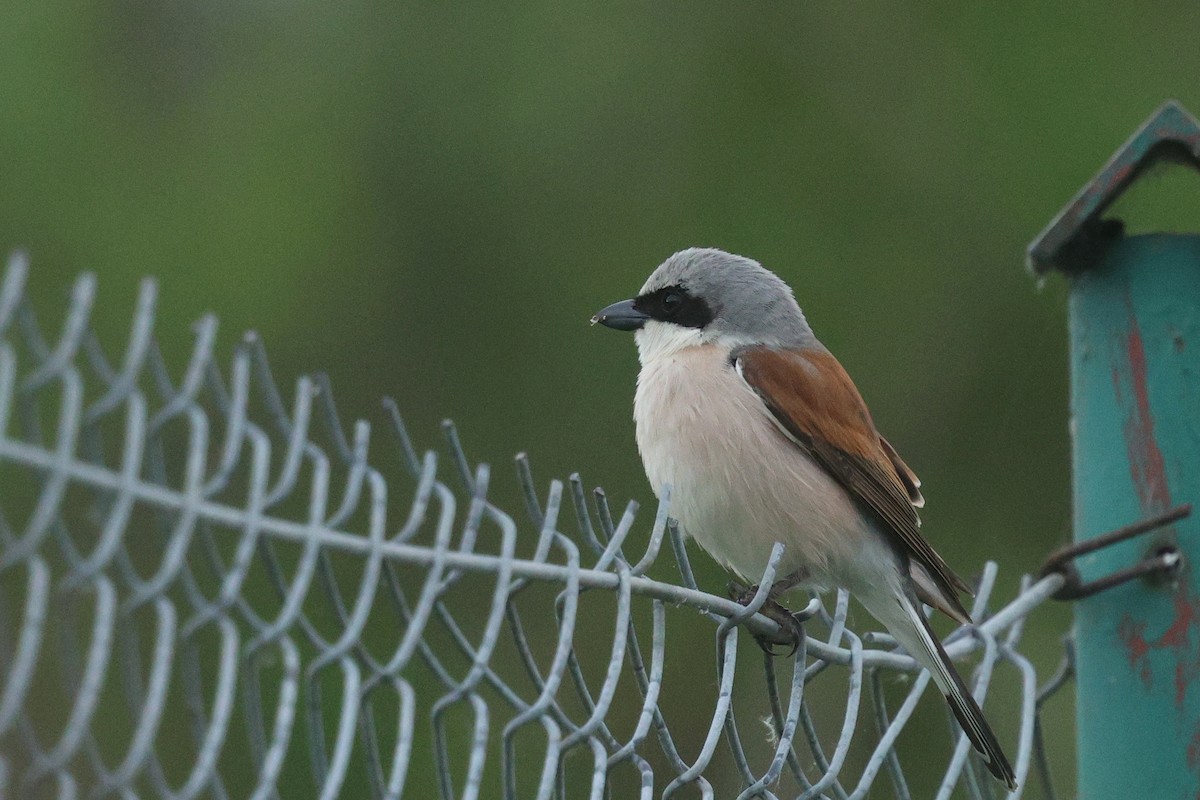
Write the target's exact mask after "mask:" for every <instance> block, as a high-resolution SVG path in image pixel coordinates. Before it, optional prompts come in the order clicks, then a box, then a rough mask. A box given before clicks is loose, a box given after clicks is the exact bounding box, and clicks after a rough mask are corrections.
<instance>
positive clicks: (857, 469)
mask: <svg viewBox="0 0 1200 800" xmlns="http://www.w3.org/2000/svg"><path fill="white" fill-rule="evenodd" d="M735 356H736V358H735V366H736V367H737V370H738V373H739V374H740V375H741V376H742V379H743V380H745V381H746V383H747V384H749V385H750V387H751V388H752V389H754V391H755V392H756V393H757V394H758V396H759V397H760V398H761V399H762V401H763V403H764V404H765V405H766V407H767V409H768V410H769V411H770V412H771V414H772V416H773V417H774V418H775V421H776V422H777V423H778V424H779V427H780V428H782V429H783V431H784V432H786V433H787V434H788V437H789V438H790V439H792V441H793V442H795V443H796V444H797V445H798V446H800V447H802V448H803V449H804V450H805V451H806V452H807V453H809V454H810V455H811V456H812V457H813V458H814V459H816V461H817V462H818V463H820V464H821V465H822V466H823V467H825V469H826V470H828V471H829V473H830V474H831V475H833V477H834V478H836V479H837V480H838V482H839V483H841V484H842V485H843V486H844V487H846V489H847V490H848V491H849V492H850V493H851V494H852V495H854V496H856V497H858V498H859V499H860V500H862V501H863V502H864V503H866V504H867V505H868V506H869V507H870V508H871V509H872V510H874V511H875V513H876V514H878V515H879V518H880V519H881V520H882V521H883V523H884V528H885V529H886V530H887V531H889V532H890V533H892V534H893V535H894V536H895V541H896V542H897V544H899V545H900V546H901V548H902V550H903V551H904V552H906V553H907V554H908V555H909V556H910V557H912V558H915V559H917V560H918V561H919V562H920V563H921V564H922V565H923V566H924V567H925V570H926V571H927V572H928V573H929V575H930V577H932V578H933V580H934V581H935V582H936V583H937V584H938V585H939V586H940V587H941V588H942V589H943V590H944V593H945V595H946V600H947V602H948V603H949V604H950V605H951V606H952V608H950V609H943V610H945V611H947V613H950V612H951V611H953V612H955V613H950V616H952V617H956V618H957V617H959V616H960V614H961V616H962V617H964V618H965V617H966V612H965V610H964V609H963V608H962V604H961V603H960V602H959V600H958V595H957V592H958V591H962V592H968V593H969V592H970V587H968V586H967V584H966V582H965V581H963V579H962V578H960V577H958V576H957V575H955V574H954V571H953V570H951V569H950V567H949V565H948V564H946V562H945V561H944V560H943V559H942V557H941V556H939V555H938V554H937V552H936V551H935V550H934V549H933V548H932V547H931V546H930V545H929V542H927V541H925V538H924V537H923V536H921V531H920V526H921V520H920V518H919V517H918V516H917V512H916V509H914V508H913V506H914V505H917V504H919V503H923V502H924V501H923V500H922V498H921V493H920V491H919V489H918V487H919V486H920V481H918V480H917V476H916V475H914V474H913V472H912V470H910V469H909V468H908V466H907V465H905V464H904V462H903V461H901V460H900V456H899V455H897V454H896V451H895V450H894V449H893V448H892V446H891V445H890V444H888V443H887V442H886V441H885V440H884V439H883V438H882V437H881V436H880V435H879V432H878V431H876V430H875V424H874V423H873V422H872V421H871V414H870V412H869V411H867V405H866V403H864V402H863V399H862V397H861V396H860V395H859V393H858V389H856V388H855V386H854V382H853V381H851V380H850V376H849V375H847V374H846V371H845V370H844V369H842V365H841V364H839V363H838V362H837V359H835V358H834V357H833V356H832V355H830V354H829V353H828V352H826V351H823V350H822V351H816V350H775V349H771V348H766V347H753V348H746V349H744V350H739V351H738V352H737V353H735ZM922 594H923V595H924V594H925V593H924V592H922ZM922 599H925V600H926V602H929V599H927V598H925V597H922ZM931 604H932V605H935V606H940V605H941V604H940V603H931Z"/></svg>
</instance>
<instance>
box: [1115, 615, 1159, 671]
mask: <svg viewBox="0 0 1200 800" xmlns="http://www.w3.org/2000/svg"><path fill="white" fill-rule="evenodd" d="M1117 636H1118V637H1120V639H1121V644H1123V645H1124V646H1125V655H1126V656H1127V657H1128V658H1129V668H1130V669H1133V670H1137V673H1138V676H1139V677H1141V679H1142V683H1144V684H1146V688H1147V689H1149V688H1150V686H1151V684H1152V683H1153V678H1154V676H1153V675H1152V673H1151V672H1150V659H1149V658H1147V656H1148V655H1150V644H1149V642H1147V641H1146V623H1144V622H1138V621H1136V620H1135V619H1134V618H1133V615H1132V614H1130V613H1129V612H1126V613H1125V615H1124V616H1122V617H1121V622H1120V623H1119V624H1118V625H1117Z"/></svg>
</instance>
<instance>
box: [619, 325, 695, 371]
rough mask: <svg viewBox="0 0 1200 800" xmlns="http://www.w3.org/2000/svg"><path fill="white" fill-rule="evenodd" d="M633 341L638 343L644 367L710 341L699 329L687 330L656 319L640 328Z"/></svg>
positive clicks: (640, 359) (639, 356) (639, 354)
mask: <svg viewBox="0 0 1200 800" xmlns="http://www.w3.org/2000/svg"><path fill="white" fill-rule="evenodd" d="M633 340H634V341H635V342H637V349H638V361H640V362H641V363H642V365H643V366H645V365H646V364H649V363H651V362H653V361H656V360H658V359H660V358H667V357H668V356H672V355H674V354H675V353H678V352H679V351H680V350H683V349H685V348H688V347H695V346H697V345H701V344H706V343H707V341H708V339H707V338H706V337H705V336H704V332H703V331H701V330H700V329H699V328H685V327H683V326H682V325H673V324H671V323H669V322H659V321H658V320H655V319H652V320H650V321H649V322H647V323H646V324H645V325H643V326H642V327H641V328H639V329H638V330H637V332H635V333H634V334H633Z"/></svg>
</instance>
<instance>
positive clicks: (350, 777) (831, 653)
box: [0, 254, 1070, 798]
mask: <svg viewBox="0 0 1200 800" xmlns="http://www.w3.org/2000/svg"><path fill="white" fill-rule="evenodd" d="M28 273H29V269H28V264H27V263H26V260H25V258H24V257H23V256H21V255H19V254H18V255H16V256H14V257H12V258H10V260H9V263H8V267H7V271H6V273H5V277H4V281H3V285H2V288H0V511H2V513H0V796H3V797H43V796H44V797H61V798H73V797H81V796H86V797H95V798H99V797H109V796H117V797H122V798H132V797H164V798H191V797H213V798H225V797H243V796H249V797H254V798H273V797H284V798H293V797H304V796H315V797H322V798H332V797H339V796H345V797H360V796H372V797H388V798H394V797H401V796H405V797H425V796H432V794H433V792H434V791H437V792H438V793H440V796H442V797H446V798H449V797H462V798H474V797H506V798H515V797H522V798H524V797H538V798H548V797H591V798H599V797H605V796H608V797H634V796H636V797H642V798H649V797H653V796H661V797H664V798H667V797H674V796H695V795H696V794H699V795H700V796H703V797H713V796H722V797H724V796H735V795H736V796H737V797H742V798H749V797H765V798H774V797H783V796H799V797H804V798H810V797H829V798H859V797H864V796H865V795H866V794H867V792H868V791H869V790H870V789H871V787H872V786H873V785H874V784H876V783H886V784H888V785H890V787H891V789H892V792H893V793H894V795H895V796H897V797H911V796H913V795H914V793H915V794H916V795H917V796H934V795H935V794H936V796H937V797H949V796H950V795H951V793H952V792H954V791H956V787H958V789H957V790H959V791H965V792H967V793H968V795H969V796H971V797H982V798H986V797H992V796H994V795H995V793H996V791H997V789H998V785H997V784H995V783H994V782H992V781H991V780H990V779H989V778H988V776H987V775H986V773H985V772H984V771H983V770H982V769H981V768H979V767H978V766H977V765H976V764H975V763H974V759H975V757H974V756H973V755H972V754H971V753H970V751H969V746H968V744H967V742H966V739H965V738H964V737H962V736H961V735H960V734H959V733H958V731H957V729H956V728H954V727H953V725H952V724H951V725H948V726H947V728H946V730H947V734H948V735H947V737H946V738H945V739H944V740H938V741H934V742H917V743H911V742H910V743H908V745H909V746H911V747H916V748H918V750H919V752H920V753H921V759H922V761H924V762H928V763H933V764H939V765H942V766H940V767H938V769H937V771H938V772H939V773H940V774H941V778H940V780H935V781H934V784H933V785H932V786H929V787H924V786H921V787H918V788H916V789H910V787H909V783H910V780H909V778H908V777H906V770H905V768H904V766H903V765H902V763H901V755H902V750H903V747H904V745H905V741H904V729H905V726H906V724H907V723H908V722H909V720H910V719H911V717H912V715H913V713H914V710H915V709H916V707H917V701H918V699H919V698H920V697H921V696H922V694H923V693H924V691H925V689H926V687H927V685H928V682H929V676H928V674H927V673H923V672H921V673H918V672H916V671H915V665H914V663H913V662H912V660H911V659H909V658H908V657H907V656H906V655H904V654H903V653H902V652H897V651H895V649H894V643H893V642H892V641H891V640H890V638H889V637H887V636H886V635H885V634H877V633H876V634H871V633H867V634H864V635H861V636H860V635H858V634H856V633H855V632H854V631H852V630H851V629H850V628H849V627H847V616H848V613H849V609H850V606H849V602H848V598H847V596H846V595H845V594H844V593H842V594H838V595H837V597H836V601H835V603H834V605H833V607H832V608H830V607H827V606H826V605H825V604H824V603H823V602H822V601H821V599H820V598H813V599H812V600H811V601H810V602H809V603H808V606H807V608H805V610H804V614H805V617H806V618H807V620H808V621H807V623H806V626H807V628H808V629H809V630H810V632H811V633H810V635H806V636H805V637H804V639H803V642H802V644H801V646H800V648H799V651H798V652H797V654H796V657H795V658H794V659H791V660H787V659H772V658H770V657H765V656H762V655H761V654H760V653H759V651H758V649H757V648H754V647H753V646H750V647H749V648H748V647H747V644H746V641H745V636H744V633H745V632H746V631H747V630H750V631H758V632H760V633H771V632H773V631H775V630H776V627H775V623H774V622H772V621H770V620H769V619H767V618H766V617H763V616H761V615H758V614H756V613H755V609H756V608H757V607H759V606H760V605H761V602H762V601H763V600H764V599H765V593H762V592H760V593H759V595H758V596H757V597H756V599H755V602H754V603H752V604H751V606H750V607H749V608H743V607H742V606H739V605H737V604H736V603H733V602H731V601H730V600H727V599H725V598H723V597H720V596H714V595H712V594H708V593H706V592H703V591H701V590H700V589H699V588H698V587H697V586H696V582H695V580H694V579H693V577H692V571H691V568H690V566H689V562H688V558H687V551H686V549H685V543H684V541H683V540H682V538H681V536H680V535H679V533H678V531H677V530H676V529H675V528H674V527H673V525H671V524H670V523H669V519H668V513H669V509H668V504H667V503H666V502H664V503H663V504H661V505H660V506H659V508H658V509H657V512H656V513H655V514H654V515H653V516H652V518H651V519H640V518H639V517H637V515H636V510H637V509H636V505H635V504H632V503H631V504H630V505H629V506H628V507H627V508H626V509H625V510H624V512H623V513H622V514H620V515H614V514H612V513H611V512H610V509H609V506H608V503H607V500H606V498H605V496H604V494H603V492H600V491H599V490H597V491H596V492H595V493H593V495H592V497H591V498H589V497H588V496H587V494H586V493H585V491H584V487H583V484H582V482H581V481H580V480H579V479H578V478H577V477H573V478H572V479H571V480H569V481H567V482H566V483H563V482H559V481H552V482H550V483H549V484H548V486H547V488H546V490H545V493H544V495H543V494H542V493H540V492H539V489H538V487H537V485H536V484H535V482H534V479H533V477H532V473H531V470H530V467H529V464H528V462H527V461H526V460H525V459H524V458H523V457H518V459H517V473H518V484H519V486H520V490H521V493H522V494H523V497H524V506H525V508H524V509H523V511H522V515H521V516H523V517H524V521H523V522H518V517H517V515H510V514H509V513H507V512H505V511H504V510H502V509H501V508H499V507H498V506H497V505H495V504H493V503H492V502H490V501H489V499H488V498H489V485H490V483H491V476H490V472H489V469H488V467H487V466H486V465H483V464H480V465H477V466H475V467H472V466H470V464H469V462H468V460H467V457H466V456H465V454H464V452H463V449H462V447H461V446H460V445H459V442H458V438H457V434H456V433H455V431H454V429H453V428H452V427H450V426H448V425H447V427H446V434H447V441H448V445H447V447H446V450H447V451H448V453H449V460H450V466H449V468H446V467H443V466H442V465H441V464H440V461H441V460H440V459H439V458H438V456H437V455H436V454H435V453H434V452H427V453H424V454H418V453H417V452H416V451H415V450H414V448H413V446H412V444H411V443H410V439H409V437H408V434H407V432H406V431H405V428H404V426H403V424H402V423H401V420H400V416H399V413H398V411H397V409H396V407H395V406H394V405H393V404H390V403H388V404H385V407H386V414H385V417H386V420H385V423H384V425H383V427H384V428H385V429H386V430H385V433H386V434H387V439H388V440H389V441H386V442H385V443H382V444H373V445H372V446H371V447H369V446H368V445H369V434H370V432H371V428H370V426H369V425H368V424H367V423H365V422H358V423H357V424H356V425H355V426H354V429H353V435H352V436H351V437H346V436H345V434H344V432H343V428H342V425H341V422H340V419H339V416H338V413H337V411H336V409H335V407H334V404H333V399H332V395H331V393H330V391H329V387H328V386H327V385H326V384H325V382H324V381H323V380H321V379H319V378H318V379H309V378H301V379H300V380H299V381H298V382H297V383H296V388H295V392H294V394H293V397H292V398H291V401H290V406H289V404H286V403H285V400H284V397H283V396H282V394H281V392H280V390H279V389H278V387H277V384H276V383H275V381H274V379H273V378H272V376H271V373H270V369H269V367H268V364H267V360H266V357H265V353H264V350H263V348H262V346H261V344H260V343H259V341H258V340H257V339H256V338H254V337H252V336H251V337H247V338H245V339H244V340H243V341H242V342H241V343H240V345H239V346H237V347H236V349H235V352H234V353H233V356H232V360H231V363H230V367H229V372H228V376H227V377H226V375H224V374H223V373H222V368H221V366H220V364H219V362H218V359H217V358H216V356H215V341H216V339H215V334H216V321H215V320H214V319H212V318H204V319H202V320H201V321H200V322H199V323H198V324H197V325H196V328H195V346H194V349H193V352H192V354H191V357H190V360H189V362H188V363H187V365H186V367H185V368H184V369H183V370H182V373H181V374H179V375H178V376H176V375H174V374H173V373H174V372H175V370H173V369H172V368H171V366H170V365H169V364H167V363H165V361H164V358H163V357H162V355H161V353H160V351H159V349H158V347H157V345H156V343H155V339H154V335H153V321H154V308H155V287H154V284H153V283H152V282H149V281H147V282H145V283H144V284H143V285H142V288H141V293H140V296H139V298H138V301H137V305H136V308H135V310H134V313H133V317H132V329H131V334H130V336H129V341H128V345H127V347H126V349H125V350H124V352H123V353H122V354H121V356H120V357H119V358H111V357H110V356H109V355H107V354H106V353H105V352H104V349H103V347H102V346H101V344H100V342H99V341H98V339H97V337H96V336H95V335H94V334H93V333H92V330H91V326H90V323H89V317H90V314H91V311H92V307H93V300H94V297H95V289H96V282H95V280H94V279H93V278H92V277H91V276H84V277H82V278H81V279H80V280H79V281H78V282H77V284H76V286H75V288H74V291H73V293H72V295H71V300H70V305H69V308H68V310H67V313H66V316H65V319H64V321H63V324H62V328H61V332H60V333H59V334H58V335H57V337H56V338H54V339H49V338H47V336H46V334H45V332H44V331H43V329H42V327H41V325H40V324H39V322H38V320H37V318H36V316H35V314H34V312H33V309H32V307H31V305H30V303H29V301H28V298H27V297H26V293H25V285H26V279H27V277H28ZM397 462H398V465H399V466H392V467H388V466H386V465H388V464H391V465H396V464H397ZM447 472H449V473H451V474H452V478H450V479H447V480H448V483H449V484H455V485H458V486H460V487H461V488H459V489H458V490H457V491H456V490H455V489H452V488H451V486H450V485H447V483H443V482H442V479H441V478H442V476H444V475H445V474H446V473H447ZM543 497H544V499H543ZM589 500H590V502H589ZM564 502H565V503H567V504H569V506H570V510H568V509H567V508H565V507H564ZM568 517H570V518H573V519H572V520H570V521H569V522H568V520H567V519H565V518H568ZM566 528H571V529H573V530H574V531H575V532H574V534H573V535H568V534H566V533H564V532H563V530H564V529H566ZM635 540H640V541H642V542H644V543H645V544H644V549H642V550H641V552H640V554H636V558H635V557H633V556H632V555H630V554H629V553H628V548H629V547H630V546H631V544H630V543H631V542H633V541H635ZM664 543H667V544H669V545H670V547H669V548H667V549H669V550H671V551H672V552H673V556H674V561H675V563H676V566H677V567H678V574H679V576H680V578H679V580H678V582H674V581H667V580H662V579H653V578H651V577H649V576H648V571H650V570H651V568H652V565H654V564H655V563H656V561H658V560H659V555H660V550H662V549H664V548H663V544H664ZM639 549H641V548H639ZM777 555H778V553H776V556H777ZM663 560H664V561H665V560H667V559H663ZM772 563H774V560H773V561H772ZM658 571H659V572H661V571H662V570H661V567H660V568H659V569H658ZM771 571H772V570H771V568H768V573H767V574H766V575H764V576H763V581H762V584H763V585H770V583H771V580H772V575H771ZM995 580H996V567H995V565H994V564H991V563H989V564H987V565H986V567H985V569H984V570H983V575H982V580H981V582H980V585H979V587H978V592H977V597H976V601H975V605H974V608H973V618H974V619H975V620H976V621H977V624H975V625H972V626H969V627H964V628H960V629H959V630H957V631H955V632H954V633H953V634H952V635H951V636H950V637H949V638H948V639H947V644H946V647H947V650H948V651H949V653H950V654H951V655H952V656H953V657H955V658H959V659H974V672H973V687H974V691H975V692H976V695H977V697H978V699H979V700H980V702H983V700H984V699H985V697H986V695H987V693H988V688H989V685H990V684H991V683H992V678H993V674H994V673H999V672H1002V671H1008V672H1009V673H1010V674H1011V678H1012V680H1013V682H1014V683H1015V684H1016V685H1018V686H1019V691H1018V692H1017V694H1019V696H1020V702H1019V704H1018V705H1017V706H1016V707H1013V708H1003V707H996V705H995V704H994V703H993V704H991V705H989V706H988V711H989V715H990V716H991V717H992V718H993V719H994V720H995V719H1001V720H1002V721H1004V722H1005V726H1004V727H1002V728H1001V729H1002V730H1008V731H1014V732H1015V739H1012V740H1010V741H1006V747H1007V748H1008V749H1009V752H1010V754H1012V755H1014V756H1015V764H1016V771H1017V775H1018V780H1019V782H1020V784H1021V786H1022V787H1024V786H1025V785H1026V784H1027V783H1028V782H1029V779H1030V777H1031V771H1033V770H1041V771H1042V772H1043V775H1044V777H1045V779H1046V786H1047V788H1046V791H1047V792H1049V791H1050V788H1049V780H1048V773H1047V772H1046V769H1047V768H1046V758H1045V752H1044V750H1043V748H1042V745H1041V737H1040V730H1039V721H1038V711H1039V708H1040V707H1041V704H1042V702H1043V701H1044V700H1045V699H1046V698H1047V697H1049V696H1050V695H1051V694H1052V693H1053V692H1054V691H1056V690H1057V689H1058V688H1059V687H1060V686H1062V685H1063V683H1064V682H1065V680H1066V679H1067V678H1068V676H1069V673H1070V669H1069V667H1070V665H1069V661H1064V664H1063V666H1062V667H1061V668H1060V670H1059V672H1058V674H1056V675H1055V676H1053V677H1052V678H1051V679H1050V680H1049V681H1047V682H1046V683H1045V685H1044V686H1043V687H1042V688H1041V689H1039V688H1038V680H1037V675H1036V673H1035V670H1034V667H1033V666H1032V665H1031V664H1030V662H1029V661H1028V660H1027V659H1026V658H1025V657H1024V656H1022V655H1021V653H1020V652H1019V650H1018V644H1019V641H1020V636H1021V631H1022V625H1023V622H1024V619H1025V617H1026V615H1028V614H1029V613H1030V612H1031V611H1032V610H1033V609H1035V608H1037V607H1038V606H1039V605H1040V604H1041V603H1042V602H1044V601H1045V600H1046V599H1047V598H1048V597H1049V596H1050V595H1051V594H1053V593H1054V591H1055V590H1056V589H1057V588H1058V587H1059V586H1060V585H1061V578H1059V577H1057V576H1052V577H1048V578H1044V579H1042V580H1040V581H1036V582H1034V581H1032V580H1030V579H1028V578H1026V579H1025V580H1024V582H1023V583H1022V587H1023V588H1022V590H1021V592H1020V593H1019V595H1018V596H1017V597H1016V598H1015V599H1014V600H1012V601H1011V602H1009V603H1008V604H1007V605H1005V606H1003V607H1002V608H999V609H998V610H996V611H994V612H993V611H991V610H990V607H991V602H992V598H991V595H992V589H993V586H994V585H995ZM697 610H699V611H700V612H702V613H701V614H700V615H697V613H696V612H697ZM705 629H707V630H708V631H709V632H710V633H711V634H712V641H713V642H714V643H715V645H707V644H703V641H704V639H707V636H706V635H705V634H704V633H703V632H702V631H703V630H705ZM698 631H699V632H700V637H702V638H698V637H697V635H696V634H697V632H698ZM698 642H699V643H700V644H698ZM713 646H715V672H714V671H713V670H712V667H711V666H710V665H709V661H708V659H709V656H708V655H706V654H705V652H704V651H707V650H708V648H709V647H713ZM747 659H749V661H748V662H747ZM755 664H757V668H756V669H755V668H753V667H754V665H755ZM969 666H970V664H969V663H964V664H963V666H962V668H963V669H968V668H969ZM739 667H740V669H739ZM747 667H752V668H751V669H747ZM819 676H824V677H821V678H820V681H818V680H817V679H818V677H819ZM809 687H816V689H815V690H812V691H806V690H808V689H809ZM817 690H819V691H817ZM929 702H931V703H940V700H930V701H929ZM735 706H736V708H737V709H738V712H739V713H737V714H735ZM926 771H927V770H926ZM880 776H886V781H883V782H881V781H879V778H880ZM1019 794H1020V790H1018V792H1015V793H1013V795H1012V796H1017V795H1019ZM876 796H878V795H876Z"/></svg>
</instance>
